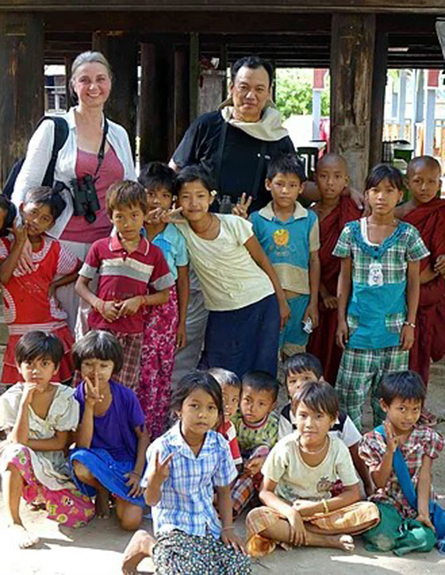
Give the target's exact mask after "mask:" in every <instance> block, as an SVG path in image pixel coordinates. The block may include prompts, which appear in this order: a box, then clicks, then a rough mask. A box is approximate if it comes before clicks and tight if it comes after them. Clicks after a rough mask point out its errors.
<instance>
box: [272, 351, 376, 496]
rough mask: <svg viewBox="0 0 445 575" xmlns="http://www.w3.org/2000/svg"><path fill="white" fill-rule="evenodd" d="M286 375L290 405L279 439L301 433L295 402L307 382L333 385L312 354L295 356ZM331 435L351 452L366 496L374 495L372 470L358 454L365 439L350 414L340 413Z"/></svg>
mask: <svg viewBox="0 0 445 575" xmlns="http://www.w3.org/2000/svg"><path fill="white" fill-rule="evenodd" d="M284 372H285V378H286V379H285V381H286V386H287V392H288V395H289V399H290V401H289V402H288V403H287V404H286V405H285V406H284V407H283V408H282V410H281V413H280V423H279V428H278V438H279V439H282V438H283V437H286V435H289V434H290V433H292V432H293V431H295V430H296V429H297V418H296V408H297V405H296V404H295V403H292V398H293V397H294V396H295V394H296V393H297V392H298V391H300V389H301V387H302V386H303V385H304V384H305V383H306V382H307V381H319V382H320V383H321V384H324V385H329V384H328V383H326V381H325V380H324V378H323V367H322V365H321V363H320V360H319V359H318V358H316V357H315V356H314V355H312V354H310V353H296V354H295V355H293V356H291V357H290V358H289V359H288V360H287V361H286V362H285V364H284ZM329 434H330V435H335V436H336V437H338V438H339V439H341V440H342V441H343V442H344V444H345V445H346V447H347V448H348V449H349V453H350V454H351V457H352V461H353V462H354V466H355V469H356V471H357V472H358V473H359V475H360V477H361V479H362V480H363V485H364V488H365V492H366V494H367V495H370V494H371V493H373V485H372V481H371V477H370V475H369V470H368V467H367V466H366V465H364V463H363V460H362V459H361V457H360V456H359V454H358V446H359V442H360V440H361V438H362V436H361V434H360V432H359V431H358V429H357V428H356V427H355V425H354V423H353V422H352V420H351V418H350V417H349V415H347V413H345V412H344V411H342V410H339V412H338V417H337V419H336V421H335V423H334V425H333V426H332V427H331V429H330V430H329ZM337 487H338V486H336V488H337Z"/></svg>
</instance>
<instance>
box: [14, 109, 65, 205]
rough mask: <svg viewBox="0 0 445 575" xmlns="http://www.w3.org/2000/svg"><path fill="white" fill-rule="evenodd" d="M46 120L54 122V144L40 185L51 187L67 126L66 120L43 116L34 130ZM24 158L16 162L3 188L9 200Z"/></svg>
mask: <svg viewBox="0 0 445 575" xmlns="http://www.w3.org/2000/svg"><path fill="white" fill-rule="evenodd" d="M46 120H51V121H52V122H54V144H53V151H52V154H51V159H50V161H49V164H48V167H47V169H46V172H45V176H44V177H43V180H42V183H41V185H42V186H50V187H52V186H53V184H54V171H55V169H56V162H57V156H58V155H59V152H60V150H61V149H62V148H63V146H64V144H65V142H66V140H67V138H68V124H67V123H66V120H64V119H63V118H61V117H59V116H44V117H43V118H41V120H40V121H39V123H38V124H37V126H36V129H37V128H38V127H39V126H40V124H41V123H42V122H45V121H46ZM25 158H26V156H25V157H23V158H20V160H17V162H16V163H15V164H14V165H13V166H12V168H11V171H10V172H9V174H8V177H7V179H6V182H5V185H4V187H3V194H4V195H5V196H6V197H7V198H9V199H11V196H12V192H13V191H14V185H15V181H16V179H17V176H18V175H19V173H20V170H21V169H22V166H23V162H24V161H25Z"/></svg>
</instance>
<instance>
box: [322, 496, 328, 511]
mask: <svg viewBox="0 0 445 575" xmlns="http://www.w3.org/2000/svg"><path fill="white" fill-rule="evenodd" d="M321 504H322V505H323V511H324V512H325V513H329V507H328V502H327V501H326V499H322V500H321Z"/></svg>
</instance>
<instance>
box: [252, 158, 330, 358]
mask: <svg viewBox="0 0 445 575" xmlns="http://www.w3.org/2000/svg"><path fill="white" fill-rule="evenodd" d="M305 180H306V177H305V175H304V168H303V165H302V164H301V162H300V161H299V159H298V157H297V156H295V155H294V154H286V155H282V156H278V157H277V158H274V159H272V160H271V161H270V162H269V164H268V167H267V179H266V188H267V189H268V190H269V191H270V193H271V195H272V201H271V202H269V204H267V206H266V207H265V208H262V209H261V210H260V211H259V212H255V213H253V214H252V215H251V216H250V220H251V222H252V225H253V231H254V232H255V235H256V237H257V238H258V240H259V242H260V244H261V247H262V248H263V250H264V251H265V253H266V255H267V257H268V258H269V259H270V260H271V262H272V264H273V266H274V269H275V271H276V273H277V276H278V279H279V280H280V284H281V287H282V288H283V290H284V293H285V295H286V298H287V301H288V304H289V307H290V310H291V316H290V320H289V321H288V322H287V324H286V326H285V328H284V329H283V330H282V332H281V337H280V349H281V351H282V354H283V357H284V358H285V357H288V356H290V355H293V354H294V353H297V352H300V351H304V350H305V346H306V344H307V342H308V338H309V335H308V333H310V331H309V328H307V331H306V330H304V329H303V327H304V324H305V323H306V322H307V321H308V320H309V319H310V320H311V325H312V328H314V327H317V324H318V289H319V283H320V260H319V257H318V249H319V247H320V242H319V230H318V220H317V216H316V215H315V214H314V212H311V211H308V210H306V209H305V208H303V206H301V204H299V203H298V202H297V199H298V196H299V195H300V193H301V192H302V190H303V183H304V181H305Z"/></svg>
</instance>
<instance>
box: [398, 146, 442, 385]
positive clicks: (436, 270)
mask: <svg viewBox="0 0 445 575" xmlns="http://www.w3.org/2000/svg"><path fill="white" fill-rule="evenodd" d="M407 176H408V188H409V191H410V194H411V198H410V200H409V201H408V202H406V203H405V204H403V205H402V206H401V207H400V208H399V209H398V211H396V213H397V214H398V216H399V217H400V218H401V219H402V220H404V221H405V222H408V223H410V224H412V225H413V226H415V227H416V228H417V229H418V231H419V233H420V235H421V236H422V239H423V241H424V242H425V245H426V247H427V248H428V249H429V251H430V257H429V258H425V259H423V260H422V262H421V264H420V301H419V309H418V310H417V317H416V321H415V323H416V326H417V328H416V334H417V337H416V339H415V340H414V345H413V346H412V348H411V350H410V354H409V366H410V369H413V370H414V371H417V372H418V373H419V374H420V376H421V377H422V379H423V381H424V383H425V385H428V379H429V374H430V363H431V358H432V348H433V343H434V345H435V347H436V349H438V348H439V347H440V348H441V350H440V351H439V352H438V355H437V357H436V358H435V360H436V361H437V360H440V359H441V358H442V357H443V355H444V353H445V336H444V330H443V318H444V316H445V313H444V311H445V310H444V308H445V280H444V274H445V232H444V230H445V200H442V199H440V197H437V194H438V192H439V191H440V183H441V182H440V176H441V167H440V164H439V162H438V161H437V160H435V159H434V158H432V157H431V156H420V157H418V158H413V159H412V160H411V162H410V163H409V165H408V174H407ZM440 310H442V313H440ZM436 326H437V329H436Z"/></svg>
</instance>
